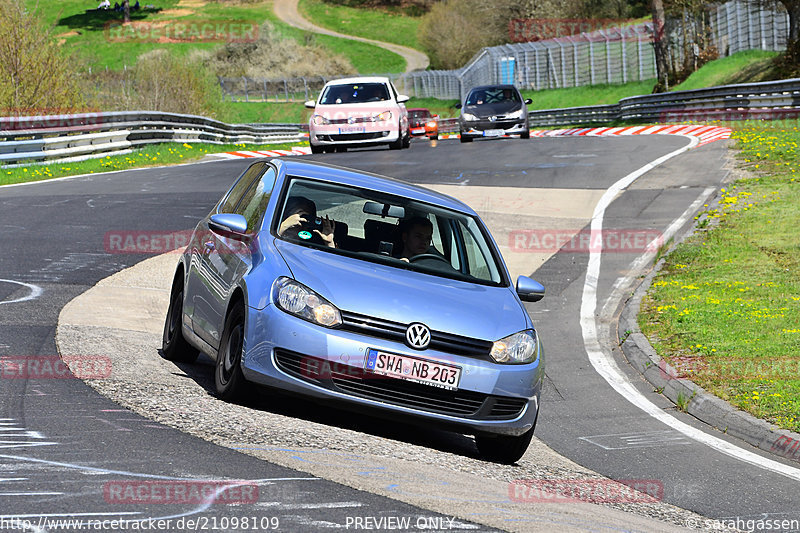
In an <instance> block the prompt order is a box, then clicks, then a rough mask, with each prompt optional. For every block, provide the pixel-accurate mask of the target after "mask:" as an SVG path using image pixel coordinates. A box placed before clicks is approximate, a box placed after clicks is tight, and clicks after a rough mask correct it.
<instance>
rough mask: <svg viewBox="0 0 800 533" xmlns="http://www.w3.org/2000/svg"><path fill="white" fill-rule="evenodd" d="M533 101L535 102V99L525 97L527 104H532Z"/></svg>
mask: <svg viewBox="0 0 800 533" xmlns="http://www.w3.org/2000/svg"><path fill="white" fill-rule="evenodd" d="M532 103H533V100H531V99H530V98H526V99H525V104H526V105H530V104H532Z"/></svg>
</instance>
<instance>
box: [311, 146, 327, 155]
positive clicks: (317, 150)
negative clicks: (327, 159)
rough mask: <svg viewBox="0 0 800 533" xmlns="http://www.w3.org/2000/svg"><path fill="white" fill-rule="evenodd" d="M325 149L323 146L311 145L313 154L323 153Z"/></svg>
mask: <svg viewBox="0 0 800 533" xmlns="http://www.w3.org/2000/svg"><path fill="white" fill-rule="evenodd" d="M324 150H325V149H324V148H323V147H322V146H315V145H313V144H312V145H311V153H312V154H321V153H322V152H323V151H324Z"/></svg>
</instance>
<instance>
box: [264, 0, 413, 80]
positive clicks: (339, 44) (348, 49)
mask: <svg viewBox="0 0 800 533" xmlns="http://www.w3.org/2000/svg"><path fill="white" fill-rule="evenodd" d="M268 6H269V9H266V10H265V11H264V12H263V13H262V14H263V15H264V18H265V20H268V21H270V22H271V23H272V24H273V25H274V26H275V29H276V31H278V32H279V33H280V34H281V36H283V37H286V38H292V39H295V40H296V41H297V42H299V43H314V44H319V45H320V46H324V47H325V48H327V49H329V50H330V51H331V52H333V53H335V54H341V55H343V56H345V57H347V58H348V59H349V60H350V63H352V65H353V67H355V69H356V70H357V71H358V72H360V73H362V74H373V73H395V72H404V71H405V69H406V61H405V59H403V58H402V57H400V56H399V55H397V54H395V53H394V52H390V51H389V50H384V49H383V48H380V47H378V46H375V45H372V44H368V43H361V42H358V41H352V40H350V39H342V38H340V37H331V36H329V35H320V34H315V33H310V32H307V31H304V30H301V29H298V28H294V27H292V26H289V25H288V24H285V23H284V22H282V21H281V20H280V19H278V17H276V16H275V14H274V13H273V11H272V4H271V2H270V3H269V4H268Z"/></svg>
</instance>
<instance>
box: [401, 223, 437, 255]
mask: <svg viewBox="0 0 800 533" xmlns="http://www.w3.org/2000/svg"><path fill="white" fill-rule="evenodd" d="M432 240H433V224H432V223H431V221H430V220H429V219H427V218H425V217H422V216H416V217H412V218H409V219H407V220H404V221H402V222H401V224H400V244H401V245H402V247H403V249H402V251H401V252H400V258H401V259H402V260H403V261H408V260H409V259H410V258H412V257H414V256H415V255H420V254H426V253H432V252H431V250H430V247H431V241H432ZM434 252H435V249H434Z"/></svg>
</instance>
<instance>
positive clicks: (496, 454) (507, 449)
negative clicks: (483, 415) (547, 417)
mask: <svg viewBox="0 0 800 533" xmlns="http://www.w3.org/2000/svg"><path fill="white" fill-rule="evenodd" d="M538 419H539V413H536V420H538ZM536 420H534V421H533V426H532V427H531V429H529V430H528V431H526V432H525V433H523V434H522V435H519V436H511V435H490V434H485V433H481V434H478V435H475V444H476V445H477V446H478V452H480V454H481V457H483V458H484V459H486V460H488V461H493V462H495V463H502V464H506V465H510V464H514V463H516V462H517V461H519V460H520V459H521V458H522V456H523V455H525V451H526V450H527V449H528V445H530V443H531V439H532V438H533V430H534V429H536Z"/></svg>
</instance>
